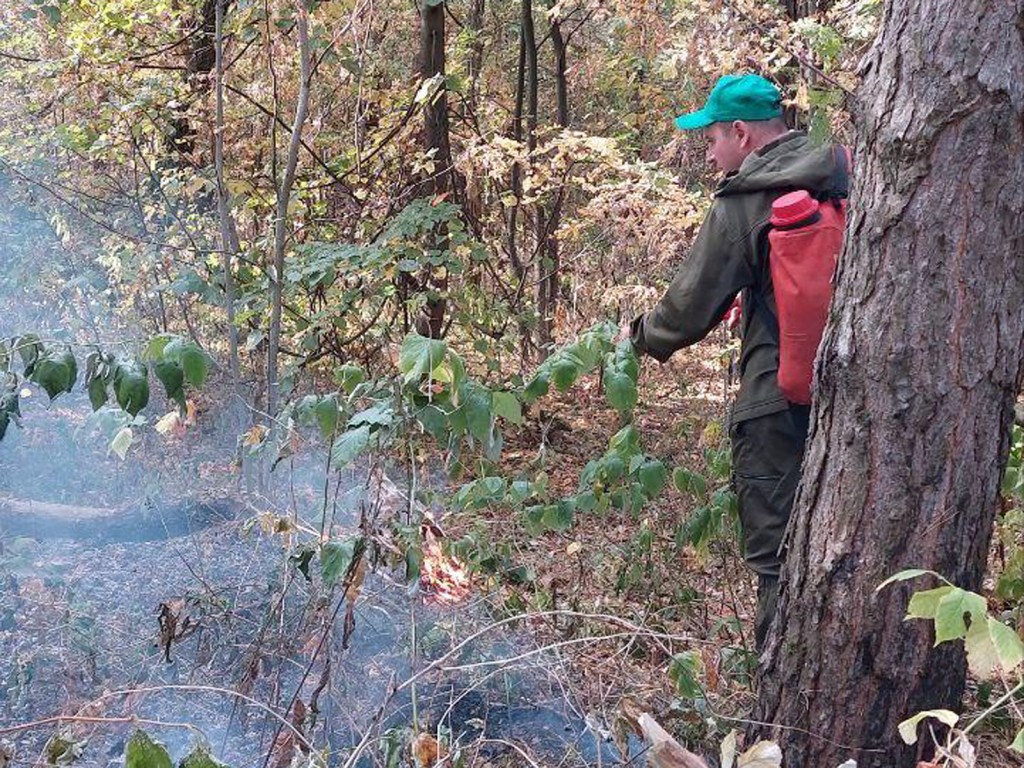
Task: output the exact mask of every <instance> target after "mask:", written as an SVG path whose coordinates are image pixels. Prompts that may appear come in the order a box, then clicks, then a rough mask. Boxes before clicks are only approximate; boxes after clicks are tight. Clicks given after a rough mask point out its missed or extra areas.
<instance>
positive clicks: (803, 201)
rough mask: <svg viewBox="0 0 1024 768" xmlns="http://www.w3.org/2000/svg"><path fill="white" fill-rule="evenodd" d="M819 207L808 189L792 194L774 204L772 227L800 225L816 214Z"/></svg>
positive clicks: (784, 196)
mask: <svg viewBox="0 0 1024 768" xmlns="http://www.w3.org/2000/svg"><path fill="white" fill-rule="evenodd" d="M818 207H819V206H818V201H817V200H815V199H814V198H813V197H811V194H810V193H809V192H808V191H807V190H806V189H798V190H797V191H796V192H790V193H789V194H786V195H783V196H782V197H780V198H779V199H778V200H776V201H775V202H774V203H772V218H771V223H772V226H773V227H789V226H792V225H793V224H799V223H800V222H801V221H804V220H805V219H809V218H810V217H811V216H813V215H814V214H816V213H817V212H818Z"/></svg>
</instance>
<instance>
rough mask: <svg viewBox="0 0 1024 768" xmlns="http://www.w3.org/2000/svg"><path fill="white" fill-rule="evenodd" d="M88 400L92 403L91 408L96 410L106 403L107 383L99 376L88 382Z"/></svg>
mask: <svg viewBox="0 0 1024 768" xmlns="http://www.w3.org/2000/svg"><path fill="white" fill-rule="evenodd" d="M89 402H90V403H91V404H92V409H93V410H94V411H98V410H99V409H100V408H102V407H103V406H104V405H106V402H107V384H106V382H105V381H103V378H102V377H100V376H97V377H96V378H94V379H93V380H92V381H90V382H89Z"/></svg>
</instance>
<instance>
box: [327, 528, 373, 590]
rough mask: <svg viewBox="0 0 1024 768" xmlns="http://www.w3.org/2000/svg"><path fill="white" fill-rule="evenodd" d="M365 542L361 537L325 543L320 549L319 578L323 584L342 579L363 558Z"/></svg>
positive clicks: (331, 583)
mask: <svg viewBox="0 0 1024 768" xmlns="http://www.w3.org/2000/svg"><path fill="white" fill-rule="evenodd" d="M365 548H366V542H365V540H364V539H363V537H362V536H349V537H348V538H345V539H341V540H331V541H328V542H325V543H324V544H323V546H322V547H321V548H320V576H321V578H323V581H324V584H327V585H333V584H335V583H337V582H338V581H339V579H344V578H345V577H346V576H347V574H348V573H349V572H350V571H351V570H352V568H353V567H354V566H355V564H356V563H357V562H358V560H359V559H360V558H361V557H362V556H363V551H364V550H365Z"/></svg>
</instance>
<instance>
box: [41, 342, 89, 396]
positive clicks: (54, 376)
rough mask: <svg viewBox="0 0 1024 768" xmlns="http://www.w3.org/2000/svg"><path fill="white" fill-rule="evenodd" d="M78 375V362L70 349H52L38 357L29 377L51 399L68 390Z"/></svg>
mask: <svg viewBox="0 0 1024 768" xmlns="http://www.w3.org/2000/svg"><path fill="white" fill-rule="evenodd" d="M77 377H78V363H77V362H75V356H74V355H73V354H71V350H70V349H65V350H63V351H60V352H58V351H56V350H54V351H52V352H49V353H47V354H45V355H44V356H42V357H41V358H39V359H38V360H37V361H36V363H35V365H34V366H33V368H32V375H31V376H30V377H29V378H30V379H31V380H32V381H34V382H35V383H36V384H38V385H39V386H41V387H42V388H43V389H44V390H45V391H46V394H47V395H48V396H49V398H50V399H51V400H53V399H54V398H55V397H57V396H58V395H60V394H61V393H63V392H70V391H71V389H72V388H73V387H74V385H75V379H76V378H77Z"/></svg>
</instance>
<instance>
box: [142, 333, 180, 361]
mask: <svg viewBox="0 0 1024 768" xmlns="http://www.w3.org/2000/svg"><path fill="white" fill-rule="evenodd" d="M176 338H177V336H174V335H172V334H170V333H161V334H158V335H156V336H154V337H153V338H152V339H150V340H149V344H147V345H146V351H145V352H144V353H143V357H144V358H145V359H146V360H152V361H153V362H157V361H160V360H163V359H164V350H166V349H167V345H168V344H170V343H171V342H172V341H174V340H175V339H176Z"/></svg>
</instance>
